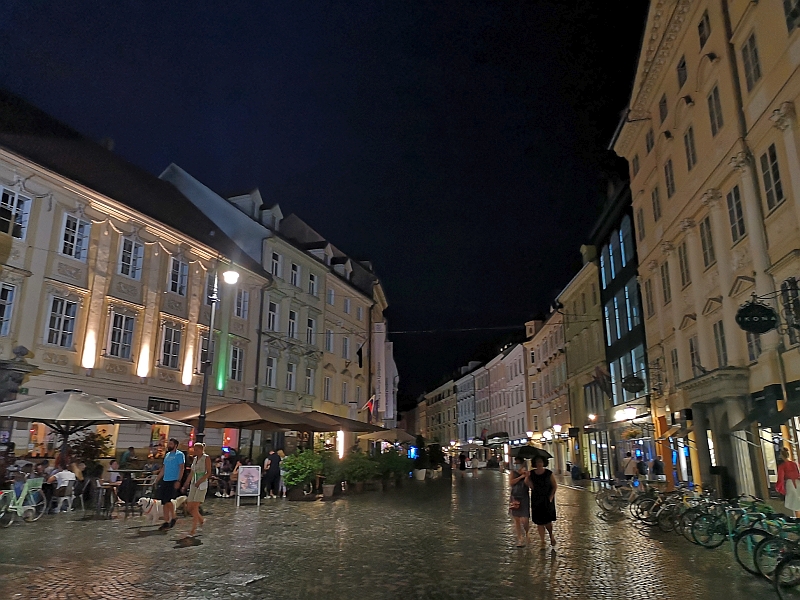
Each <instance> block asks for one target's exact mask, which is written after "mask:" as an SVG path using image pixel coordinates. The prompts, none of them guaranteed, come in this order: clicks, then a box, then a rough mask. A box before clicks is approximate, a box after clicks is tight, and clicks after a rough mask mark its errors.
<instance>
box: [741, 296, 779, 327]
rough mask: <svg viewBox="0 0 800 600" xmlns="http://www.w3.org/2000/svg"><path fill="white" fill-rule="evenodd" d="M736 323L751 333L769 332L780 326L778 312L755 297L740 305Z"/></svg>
mask: <svg viewBox="0 0 800 600" xmlns="http://www.w3.org/2000/svg"><path fill="white" fill-rule="evenodd" d="M736 324H737V325H738V326H739V327H741V328H742V329H743V330H744V331H747V332H749V333H767V332H768V331H770V330H771V329H775V328H776V327H777V326H778V313H776V312H775V309H774V308H772V307H771V306H768V305H766V304H762V303H761V302H759V301H758V300H756V299H755V298H754V299H753V300H751V301H750V302H745V303H744V304H742V305H741V306H740V307H739V310H738V311H737V313H736Z"/></svg>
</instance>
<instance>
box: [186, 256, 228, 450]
mask: <svg viewBox="0 0 800 600" xmlns="http://www.w3.org/2000/svg"><path fill="white" fill-rule="evenodd" d="M222 281H224V282H225V283H226V284H228V285H236V282H238V281H239V273H237V272H236V271H234V270H233V269H228V270H227V271H223V273H222ZM218 284H219V277H218V273H217V271H216V270H215V271H214V289H213V291H212V292H211V296H209V300H211V318H210V319H209V321H208V350H207V351H206V360H204V361H203V391H202V392H201V394H200V415H198V417H197V430H196V431H195V436H194V437H195V441H197V442H198V443H200V442H202V441H203V439H204V438H205V435H206V434H205V430H206V406H207V405H208V380H209V371H211V365H212V363H211V348H212V347H213V346H212V343H213V341H214V320H215V319H216V316H217V303H218V302H219V296H218V295H217V291H218ZM200 351H201V352H202V345H201V348H200Z"/></svg>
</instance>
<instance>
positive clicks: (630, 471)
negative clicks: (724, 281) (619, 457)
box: [622, 452, 667, 481]
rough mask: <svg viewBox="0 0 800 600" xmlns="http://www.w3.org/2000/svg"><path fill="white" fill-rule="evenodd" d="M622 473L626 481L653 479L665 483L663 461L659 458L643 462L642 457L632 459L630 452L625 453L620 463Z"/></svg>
mask: <svg viewBox="0 0 800 600" xmlns="http://www.w3.org/2000/svg"><path fill="white" fill-rule="evenodd" d="M622 473H623V475H624V476H625V479H627V480H629V481H630V480H633V479H648V478H650V479H653V480H657V481H666V480H667V477H666V475H665V473H664V461H663V460H662V458H661V456H656V457H655V458H654V459H653V460H651V461H650V462H647V461H645V459H644V457H643V456H639V457H637V458H634V457H633V456H632V455H631V453H630V452H626V453H625V458H624V459H623V461H622Z"/></svg>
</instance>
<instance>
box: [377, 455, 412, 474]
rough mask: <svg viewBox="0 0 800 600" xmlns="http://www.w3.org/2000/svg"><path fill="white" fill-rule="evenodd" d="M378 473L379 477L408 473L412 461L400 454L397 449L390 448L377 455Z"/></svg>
mask: <svg viewBox="0 0 800 600" xmlns="http://www.w3.org/2000/svg"><path fill="white" fill-rule="evenodd" d="M377 463H378V474H379V475H380V477H381V479H392V478H394V477H402V476H406V475H408V473H409V471H411V469H412V468H413V467H414V465H413V461H412V460H411V459H409V458H406V457H405V456H401V455H400V453H399V452H397V450H395V449H394V448H392V449H391V450H389V451H388V452H384V453H383V454H379V455H378V457H377Z"/></svg>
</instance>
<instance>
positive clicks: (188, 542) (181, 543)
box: [173, 535, 203, 548]
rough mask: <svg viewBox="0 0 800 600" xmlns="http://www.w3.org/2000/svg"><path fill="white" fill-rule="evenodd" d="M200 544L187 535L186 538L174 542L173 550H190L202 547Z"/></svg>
mask: <svg viewBox="0 0 800 600" xmlns="http://www.w3.org/2000/svg"><path fill="white" fill-rule="evenodd" d="M202 545H203V542H201V541H200V540H199V539H198V538H197V537H196V536H191V535H187V536H186V537H183V538H180V539H177V540H175V545H174V546H173V548H191V547H193V546H202Z"/></svg>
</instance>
